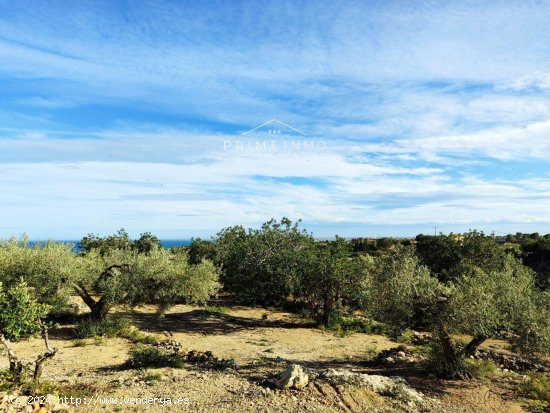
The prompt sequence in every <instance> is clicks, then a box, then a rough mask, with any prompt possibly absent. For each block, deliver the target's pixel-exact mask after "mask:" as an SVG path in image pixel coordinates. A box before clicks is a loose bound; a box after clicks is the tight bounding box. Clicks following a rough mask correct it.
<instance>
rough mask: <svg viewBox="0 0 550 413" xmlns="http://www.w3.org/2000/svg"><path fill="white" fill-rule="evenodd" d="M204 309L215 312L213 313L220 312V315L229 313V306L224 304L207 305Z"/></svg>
mask: <svg viewBox="0 0 550 413" xmlns="http://www.w3.org/2000/svg"><path fill="white" fill-rule="evenodd" d="M204 311H206V312H208V313H213V314H220V315H227V314H229V308H227V307H224V306H217V305H215V306H207V307H205V308H204Z"/></svg>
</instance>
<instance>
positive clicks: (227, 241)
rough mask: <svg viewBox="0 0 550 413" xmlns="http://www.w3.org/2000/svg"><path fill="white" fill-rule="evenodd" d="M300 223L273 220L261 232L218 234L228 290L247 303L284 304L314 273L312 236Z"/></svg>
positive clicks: (235, 229)
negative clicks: (311, 253)
mask: <svg viewBox="0 0 550 413" xmlns="http://www.w3.org/2000/svg"><path fill="white" fill-rule="evenodd" d="M298 225H299V222H298V223H295V224H292V222H291V221H290V220H289V219H287V218H283V219H282V220H281V222H280V223H279V222H277V221H275V220H270V221H268V222H266V223H265V224H263V225H262V227H261V228H260V229H248V230H245V229H244V228H243V227H241V226H236V227H231V228H226V229H224V230H223V231H221V232H220V233H219V234H218V235H217V239H216V245H217V258H216V260H217V262H219V263H221V265H222V271H223V273H222V282H223V284H224V286H225V288H226V289H227V290H228V291H230V292H232V293H233V294H234V295H235V297H236V298H237V299H238V300H240V301H241V302H245V303H252V304H253V303H260V304H263V305H266V306H267V305H281V304H283V303H284V302H285V301H286V300H287V299H288V298H289V296H290V295H291V294H293V293H294V291H295V289H296V285H297V283H298V281H299V280H300V279H301V278H302V275H303V273H304V272H306V271H310V270H311V265H310V260H309V258H310V253H309V250H310V249H311V247H312V245H313V243H314V242H315V241H314V239H313V237H312V236H311V235H310V234H308V233H307V232H306V231H303V230H301V229H299V227H298Z"/></svg>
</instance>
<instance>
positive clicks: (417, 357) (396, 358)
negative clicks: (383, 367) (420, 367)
mask: <svg viewBox="0 0 550 413" xmlns="http://www.w3.org/2000/svg"><path fill="white" fill-rule="evenodd" d="M425 359H426V357H425V356H424V355H423V354H420V353H418V352H412V351H411V350H410V349H409V348H407V347H406V346H403V345H401V346H397V347H393V348H390V349H387V350H382V351H381V352H380V353H378V354H377V356H376V358H375V360H374V361H375V363H378V364H389V365H392V364H412V363H418V362H419V361H424V360H425Z"/></svg>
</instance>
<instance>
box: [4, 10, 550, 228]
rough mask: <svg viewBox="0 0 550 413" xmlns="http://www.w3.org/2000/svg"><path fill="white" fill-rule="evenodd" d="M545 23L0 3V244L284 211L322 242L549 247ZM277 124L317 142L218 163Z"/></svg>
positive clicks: (470, 16)
mask: <svg viewBox="0 0 550 413" xmlns="http://www.w3.org/2000/svg"><path fill="white" fill-rule="evenodd" d="M549 18H550V4H547V3H546V2H538V3H530V2H525V3H521V4H520V3H517V4H506V3H499V2H492V3H487V2H439V1H435V2H424V3H421V4H419V3H417V4H412V3H409V2H401V1H394V2H387V1H385V2H378V1H369V2H350V1H343V2H334V1H331V2H329V1H326V2H325V1H321V2H314V3H311V2H290V1H289V2H279V1H277V2H275V1H266V2H260V3H250V2H225V1H220V2H212V1H208V2H183V3H180V4H179V5H178V6H176V5H174V4H173V3H169V2H163V1H148V2H140V3H139V4H134V5H132V7H122V6H121V5H120V4H118V3H116V2H102V1H98V2H86V3H79V4H76V3H75V4H67V3H66V2H57V3H56V2H53V3H51V4H49V5H48V6H47V7H46V5H44V4H43V3H41V2H35V3H33V4H25V5H18V4H13V3H9V2H5V1H1V0H0V61H2V64H1V65H0V85H1V88H0V125H1V126H0V190H1V192H2V194H4V199H5V200H4V201H3V202H2V203H0V216H1V217H2V223H1V224H2V226H1V228H2V231H1V232H2V233H0V236H9V235H13V234H17V233H21V232H23V231H26V232H29V233H30V235H31V237H35V238H44V237H57V238H67V237H69V238H71V237H80V236H81V235H83V234H84V233H86V232H89V231H99V232H112V231H114V230H116V229H117V228H119V227H121V226H124V227H125V228H127V229H128V230H130V231H131V232H133V233H134V234H137V233H139V232H140V231H153V232H156V233H158V234H159V235H160V236H161V237H171V238H185V237H189V236H191V235H203V236H204V235H208V234H212V233H215V232H216V231H217V230H219V229H220V228H222V227H224V226H227V225H232V224H236V223H242V224H245V225H257V224H258V223H260V222H262V221H265V220H267V219H269V218H271V217H281V216H283V215H286V216H289V217H291V218H295V219H296V218H302V219H303V220H304V223H305V224H306V226H308V227H309V228H312V229H313V230H314V231H315V233H316V234H317V235H319V236H328V235H331V234H333V233H336V232H339V233H341V234H343V235H369V234H371V235H381V234H384V233H388V234H393V235H413V234H414V233H416V232H422V231H423V232H426V231H431V229H432V228H433V225H437V226H438V227H439V228H440V229H441V230H444V231H446V230H448V231H450V230H454V231H456V230H465V229H468V228H471V227H480V228H483V229H485V230H491V229H499V230H502V231H508V230H513V231H515V230H525V231H527V230H532V229H533V228H535V229H536V230H538V231H540V232H548V231H550V215H549V214H548V212H547V211H549V210H550V209H549V208H548V206H549V199H550V176H549V174H548V159H549V155H550V144H549V142H550V116H549V115H550V100H549V93H550V87H549V84H550V83H549V75H548V73H549V72H548V67H550V50H549V49H550V41H549V40H550V39H549V38H548V37H549V34H548V30H547V22H548V21H549ZM273 118H276V119H280V120H281V121H284V122H285V123H287V124H289V125H292V126H293V127H296V128H297V129H299V130H303V131H305V132H307V139H309V140H310V141H311V142H317V143H318V142H322V143H323V145H322V147H317V148H316V149H315V150H312V149H311V148H306V147H304V146H303V144H302V146H301V147H300V148H298V149H292V150H285V149H281V146H282V145H281V143H282V142H283V141H285V139H286V140H287V141H289V142H292V141H296V140H297V139H299V137H296V136H294V135H292V133H290V135H285V133H287V132H288V131H283V135H281V136H275V137H273V136H269V135H268V134H266V133H267V132H266V131H259V134H257V135H255V136H253V137H252V139H255V140H260V141H262V142H271V141H272V140H275V141H276V142H277V143H278V146H277V149H276V150H266V149H262V148H263V147H260V148H259V149H258V148H248V150H247V149H246V148H245V149H242V148H241V149H239V148H237V147H236V146H235V145H232V146H231V147H230V148H227V147H225V146H224V142H236V141H238V140H243V137H242V135H241V134H242V132H243V131H246V130H249V129H252V128H254V127H256V126H258V125H260V124H262V123H264V122H265V121H267V120H269V119H273ZM300 139H301V138H300ZM267 147H268V148H269V147H270V146H269V145H267ZM384 228H386V230H384Z"/></svg>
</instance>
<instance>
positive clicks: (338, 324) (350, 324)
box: [326, 311, 384, 334]
mask: <svg viewBox="0 0 550 413" xmlns="http://www.w3.org/2000/svg"><path fill="white" fill-rule="evenodd" d="M326 328H327V329H328V330H332V331H336V332H342V333H344V334H346V333H364V334H382V333H383V331H384V326H383V325H382V324H380V323H378V322H376V321H374V320H369V319H366V318H362V317H353V316H343V315H341V314H340V312H339V311H335V312H333V313H332V314H331V317H330V318H329V322H328V323H327V325H326Z"/></svg>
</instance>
